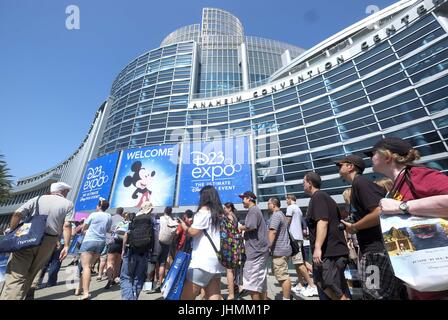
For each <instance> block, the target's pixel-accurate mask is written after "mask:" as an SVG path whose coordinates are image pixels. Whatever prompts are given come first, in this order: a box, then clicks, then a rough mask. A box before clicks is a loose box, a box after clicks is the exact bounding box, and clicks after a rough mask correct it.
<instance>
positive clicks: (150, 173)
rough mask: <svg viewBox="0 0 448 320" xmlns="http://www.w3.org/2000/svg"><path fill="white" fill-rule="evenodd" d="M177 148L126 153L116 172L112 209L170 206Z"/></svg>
mask: <svg viewBox="0 0 448 320" xmlns="http://www.w3.org/2000/svg"><path fill="white" fill-rule="evenodd" d="M178 161H179V146H178V145H165V146H152V147H145V148H140V149H132V150H125V151H122V153H121V163H120V166H119V168H118V171H117V175H116V179H115V186H114V191H113V194H112V207H113V208H116V207H138V208H140V207H141V205H142V203H143V202H145V201H147V200H149V201H151V202H152V204H153V205H154V206H172V205H173V201H174V192H175V186H176V174H177V164H178Z"/></svg>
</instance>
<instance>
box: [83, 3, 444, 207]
mask: <svg viewBox="0 0 448 320" xmlns="http://www.w3.org/2000/svg"><path fill="white" fill-rule="evenodd" d="M374 22H377V23H378V25H379V27H378V28H369V25H371V24H372V23H374ZM447 30H448V6H447V3H446V1H439V2H433V1H401V2H399V3H398V4H396V5H394V6H391V7H389V8H386V9H384V10H383V11H381V12H379V13H378V14H377V15H374V16H372V17H369V18H368V19H366V20H365V21H363V22H362V23H360V24H357V25H356V27H353V26H352V27H349V28H347V29H345V30H343V31H341V32H340V33H338V34H337V35H335V36H334V37H332V38H331V39H329V40H326V41H323V42H322V43H321V44H319V45H317V46H315V47H314V48H312V49H310V50H308V51H304V52H303V51H301V49H300V48H297V47H293V46H289V45H285V44H282V43H280V42H276V41H272V40H267V39H262V38H255V37H246V36H244V30H243V26H242V24H241V22H240V21H239V20H238V19H237V18H236V17H234V16H233V15H231V14H230V13H227V12H225V11H223V10H219V9H204V11H203V17H202V25H199V24H198V25H191V26H186V27H183V28H181V29H178V30H176V31H175V32H173V33H172V34H170V35H169V36H168V37H166V38H165V40H164V41H163V42H162V46H161V47H160V48H157V49H155V50H151V51H149V52H147V53H145V54H143V55H141V56H139V57H138V58H136V59H135V60H133V61H132V62H131V63H130V64H129V65H127V66H126V67H125V68H124V69H123V70H122V71H121V72H120V74H119V75H118V77H117V78H116V80H115V81H114V83H113V86H112V90H111V97H112V98H111V100H110V101H109V103H108V108H107V112H105V113H104V118H103V124H102V126H101V130H100V131H99V132H98V141H99V142H98V144H97V145H95V146H94V147H93V149H92V157H91V158H95V157H98V156H101V155H104V154H108V153H111V152H115V151H118V150H123V149H128V148H134V147H141V146H147V145H159V144H167V143H178V142H182V141H186V140H187V139H189V140H190V141H191V140H202V141H205V140H210V139H212V138H213V137H214V136H216V135H217V134H219V135H220V136H221V137H234V136H240V135H251V136H252V138H253V142H254V143H253V149H254V150H253V154H254V155H255V164H254V166H255V168H254V169H255V170H254V172H255V175H256V177H255V181H256V192H257V195H258V196H259V198H260V201H261V202H266V201H267V200H268V198H269V197H271V196H278V197H280V198H281V199H285V195H286V194H288V193H293V194H295V195H296V196H297V197H299V198H302V199H303V198H305V197H306V196H305V195H304V193H303V185H302V179H303V176H304V174H305V173H306V172H308V171H316V172H318V173H319V174H320V175H321V176H322V179H323V184H322V189H323V190H325V191H327V192H328V193H330V194H331V195H333V196H335V199H336V200H337V201H338V202H342V198H341V197H340V195H341V194H342V191H343V190H344V189H345V188H346V187H347V184H346V183H345V182H344V181H343V180H342V179H341V178H340V177H339V175H338V173H337V168H336V166H335V165H334V163H333V161H334V160H336V159H339V158H341V157H344V156H345V155H347V154H357V155H360V156H363V157H365V156H364V154H363V152H364V151H366V150H367V149H369V148H370V147H371V146H372V145H373V144H374V143H375V142H376V141H378V140H379V139H380V138H382V137H390V136H394V137H401V138H404V139H406V140H408V141H409V142H410V143H411V144H412V145H414V146H415V147H416V148H417V149H418V150H419V151H420V153H421V155H422V159H421V163H423V164H425V165H427V166H430V167H433V168H436V169H439V170H442V171H444V172H447V171H448V144H447V140H448V35H447ZM282 61H283V62H282ZM329 61H332V63H330V62H329ZM242 62H244V63H242ZM219 92H221V94H218V93H219ZM232 97H240V99H236V98H235V99H231V98H232ZM224 99H227V100H226V103H224V102H222V101H224ZM216 101H220V103H217V102H216ZM365 160H366V162H367V164H368V166H369V167H368V168H367V169H366V175H369V176H374V173H373V172H372V170H371V168H370V165H371V162H370V159H368V158H365ZM304 203H305V202H304ZM301 205H304V204H301Z"/></svg>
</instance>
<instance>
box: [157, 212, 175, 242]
mask: <svg viewBox="0 0 448 320" xmlns="http://www.w3.org/2000/svg"><path fill="white" fill-rule="evenodd" d="M162 219H164V220H165V222H166V223H165V224H162ZM171 220H172V221H174V220H173V219H171V218H169V217H167V216H162V217H160V232H159V241H160V242H161V243H163V244H171V243H172V242H173V239H174V237H175V236H176V230H177V225H174V226H173V227H170V226H169V224H170V222H172V221H171Z"/></svg>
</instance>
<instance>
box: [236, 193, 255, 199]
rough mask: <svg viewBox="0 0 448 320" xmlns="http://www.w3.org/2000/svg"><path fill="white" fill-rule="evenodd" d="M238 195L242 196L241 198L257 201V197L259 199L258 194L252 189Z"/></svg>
mask: <svg viewBox="0 0 448 320" xmlns="http://www.w3.org/2000/svg"><path fill="white" fill-rule="evenodd" d="M238 197H240V198H241V199H244V198H249V199H250V200H252V201H255V199H257V196H256V195H255V194H254V193H253V192H252V191H246V192H244V193H242V194H240V195H238Z"/></svg>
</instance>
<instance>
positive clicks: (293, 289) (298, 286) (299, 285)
mask: <svg viewBox="0 0 448 320" xmlns="http://www.w3.org/2000/svg"><path fill="white" fill-rule="evenodd" d="M303 289H305V288H304V287H303V286H302V285H301V284H297V285H295V286H294V287H292V288H291V291H292V292H294V293H295V294H300V292H301V291H302V290H303Z"/></svg>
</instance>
